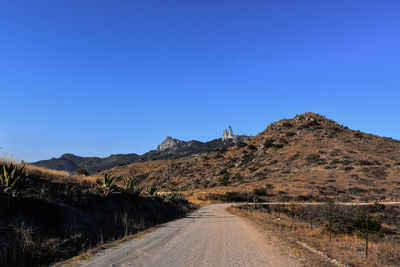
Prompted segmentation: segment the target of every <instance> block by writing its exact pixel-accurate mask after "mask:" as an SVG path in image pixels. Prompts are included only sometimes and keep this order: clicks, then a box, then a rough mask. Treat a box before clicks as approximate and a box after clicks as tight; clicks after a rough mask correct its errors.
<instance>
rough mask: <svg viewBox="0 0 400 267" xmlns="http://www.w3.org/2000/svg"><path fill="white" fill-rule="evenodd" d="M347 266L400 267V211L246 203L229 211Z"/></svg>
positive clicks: (377, 206) (378, 206) (396, 208)
mask: <svg viewBox="0 0 400 267" xmlns="http://www.w3.org/2000/svg"><path fill="white" fill-rule="evenodd" d="M230 211H231V212H232V213H235V214H238V215H241V216H245V217H247V218H249V219H250V220H253V221H255V222H256V223H258V224H259V225H262V226H263V227H264V228H265V229H267V230H270V231H273V233H274V234H275V235H276V234H277V235H279V236H281V237H283V238H285V239H286V240H289V241H290V242H292V241H293V240H294V241H295V242H297V243H298V244H302V245H303V246H304V247H307V248H312V249H316V250H317V251H320V252H322V253H323V254H324V255H326V256H327V257H328V258H330V259H333V260H336V261H337V262H338V264H339V265H344V266H368V267H372V266H374V267H378V266H391V267H392V266H400V253H399V251H400V207H399V206H385V205H381V204H375V205H374V204H372V205H368V206H358V205H356V204H355V205H351V206H343V205H336V204H334V203H333V202H331V203H327V204H322V205H318V204H317V205H290V204H287V205H283V204H281V205H275V204H254V205H253V204H246V205H241V206H236V207H233V208H230Z"/></svg>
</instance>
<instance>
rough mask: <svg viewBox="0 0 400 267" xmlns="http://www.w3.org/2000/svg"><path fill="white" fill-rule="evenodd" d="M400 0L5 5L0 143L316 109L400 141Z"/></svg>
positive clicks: (120, 144)
mask: <svg viewBox="0 0 400 267" xmlns="http://www.w3.org/2000/svg"><path fill="white" fill-rule="evenodd" d="M399 13H400V2H399V1H398V0H393V1H384V0H379V1H368V0H361V1H349V0H343V1H341V0H334V1H328V0H327V1H321V0H315V1H281V0H275V1H267V0H265V1H243V0H240V1H235V0H226V1H218V0H212V1H208V0H201V1H196V0H191V1H184V0H182V1H168V0H159V1H151V0H145V1H128V0H126V1H124V0H118V1H116V0H109V1H101V0H92V1H85V0H82V1H73V0H57V1H54V0H48V1H43V0H35V1H31V0H29V1H18V0H12V1H2V2H1V3H0V96H1V104H0V108H1V112H0V117H1V127H0V146H1V147H3V149H2V150H0V152H1V153H2V154H3V155H12V156H14V157H15V158H16V159H24V160H27V161H34V160H39V159H46V158H51V157H53V156H54V157H58V156H60V155H61V154H63V153H66V152H70V153H74V154H78V155H82V156H94V155H95V156H108V155H110V154H115V153H132V152H136V153H143V152H146V151H147V150H149V149H153V148H155V147H156V146H157V144H158V143H160V142H161V141H163V139H164V138H165V136H167V135H171V136H173V137H176V138H179V139H183V140H191V139H197V140H201V141H206V140H211V139H214V138H218V137H220V136H221V135H222V131H223V129H224V128H227V127H228V125H229V124H231V125H232V127H233V130H234V132H236V133H246V134H252V135H256V134H257V133H259V132H260V131H262V130H263V129H264V128H265V126H266V125H267V124H269V123H271V122H273V121H276V120H278V119H282V118H290V117H293V116H295V115H296V114H300V113H304V112H306V111H313V112H317V113H320V114H322V115H325V116H327V117H328V118H331V119H334V120H337V121H338V122H339V123H341V124H344V125H346V126H349V127H350V128H353V129H359V130H362V131H366V132H370V133H374V134H377V135H381V136H389V137H393V138H396V139H400V119H399V118H400V16H399Z"/></svg>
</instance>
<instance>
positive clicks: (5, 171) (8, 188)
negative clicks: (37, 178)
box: [0, 163, 28, 197]
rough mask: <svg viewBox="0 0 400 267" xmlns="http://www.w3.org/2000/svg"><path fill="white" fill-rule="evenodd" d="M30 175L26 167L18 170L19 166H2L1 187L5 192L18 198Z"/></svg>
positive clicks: (0, 169) (0, 174) (0, 171)
mask: <svg viewBox="0 0 400 267" xmlns="http://www.w3.org/2000/svg"><path fill="white" fill-rule="evenodd" d="M27 178H28V175H27V174H26V171H25V166H23V167H22V168H18V166H16V165H13V164H12V163H11V164H10V165H7V164H2V165H1V168H0V187H1V188H3V192H5V193H9V194H11V195H12V196H13V197H17V196H19V194H20V191H19V190H20V189H22V187H23V186H24V185H26V181H27Z"/></svg>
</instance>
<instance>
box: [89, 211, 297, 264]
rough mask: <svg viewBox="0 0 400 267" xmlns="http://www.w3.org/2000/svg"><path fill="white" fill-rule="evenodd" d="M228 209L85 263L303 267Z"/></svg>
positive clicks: (200, 215)
mask: <svg viewBox="0 0 400 267" xmlns="http://www.w3.org/2000/svg"><path fill="white" fill-rule="evenodd" d="M225 207H227V204H215V205H208V206H205V207H202V208H200V209H199V210H198V211H196V212H195V213H193V214H191V215H190V216H188V217H186V218H183V219H180V220H176V221H173V222H171V223H168V224H166V225H163V226H162V227H160V228H158V229H156V230H155V231H153V232H151V233H147V234H145V235H144V236H142V237H140V238H134V239H132V240H130V241H127V242H124V243H122V244H120V245H118V246H116V247H113V248H109V249H107V250H105V251H102V252H100V253H99V254H97V255H95V256H93V257H92V259H91V260H90V261H88V262H86V263H83V264H81V266H185V267H187V266H202V267H203V266H213V267H215V266H257V267H260V266H300V264H299V262H297V260H295V259H293V258H290V257H288V256H284V255H282V253H281V251H280V250H279V249H278V248H277V247H276V246H274V245H273V244H272V243H271V242H270V241H267V239H266V237H265V235H264V234H263V233H261V232H259V231H258V230H257V229H256V228H254V226H252V225H251V224H249V223H248V222H247V221H245V220H244V219H242V218H239V217H237V216H235V215H232V214H230V213H228V212H227V211H225Z"/></svg>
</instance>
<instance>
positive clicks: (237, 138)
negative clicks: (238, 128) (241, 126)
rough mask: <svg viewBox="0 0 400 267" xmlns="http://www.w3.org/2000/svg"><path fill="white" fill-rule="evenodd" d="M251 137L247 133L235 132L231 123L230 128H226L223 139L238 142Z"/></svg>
mask: <svg viewBox="0 0 400 267" xmlns="http://www.w3.org/2000/svg"><path fill="white" fill-rule="evenodd" d="M248 138H249V137H248V136H247V135H236V134H233V130H232V127H231V126H230V125H229V128H228V130H227V129H225V130H224V132H223V134H222V141H223V142H227V141H233V143H238V142H240V141H243V140H246V139H248Z"/></svg>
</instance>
